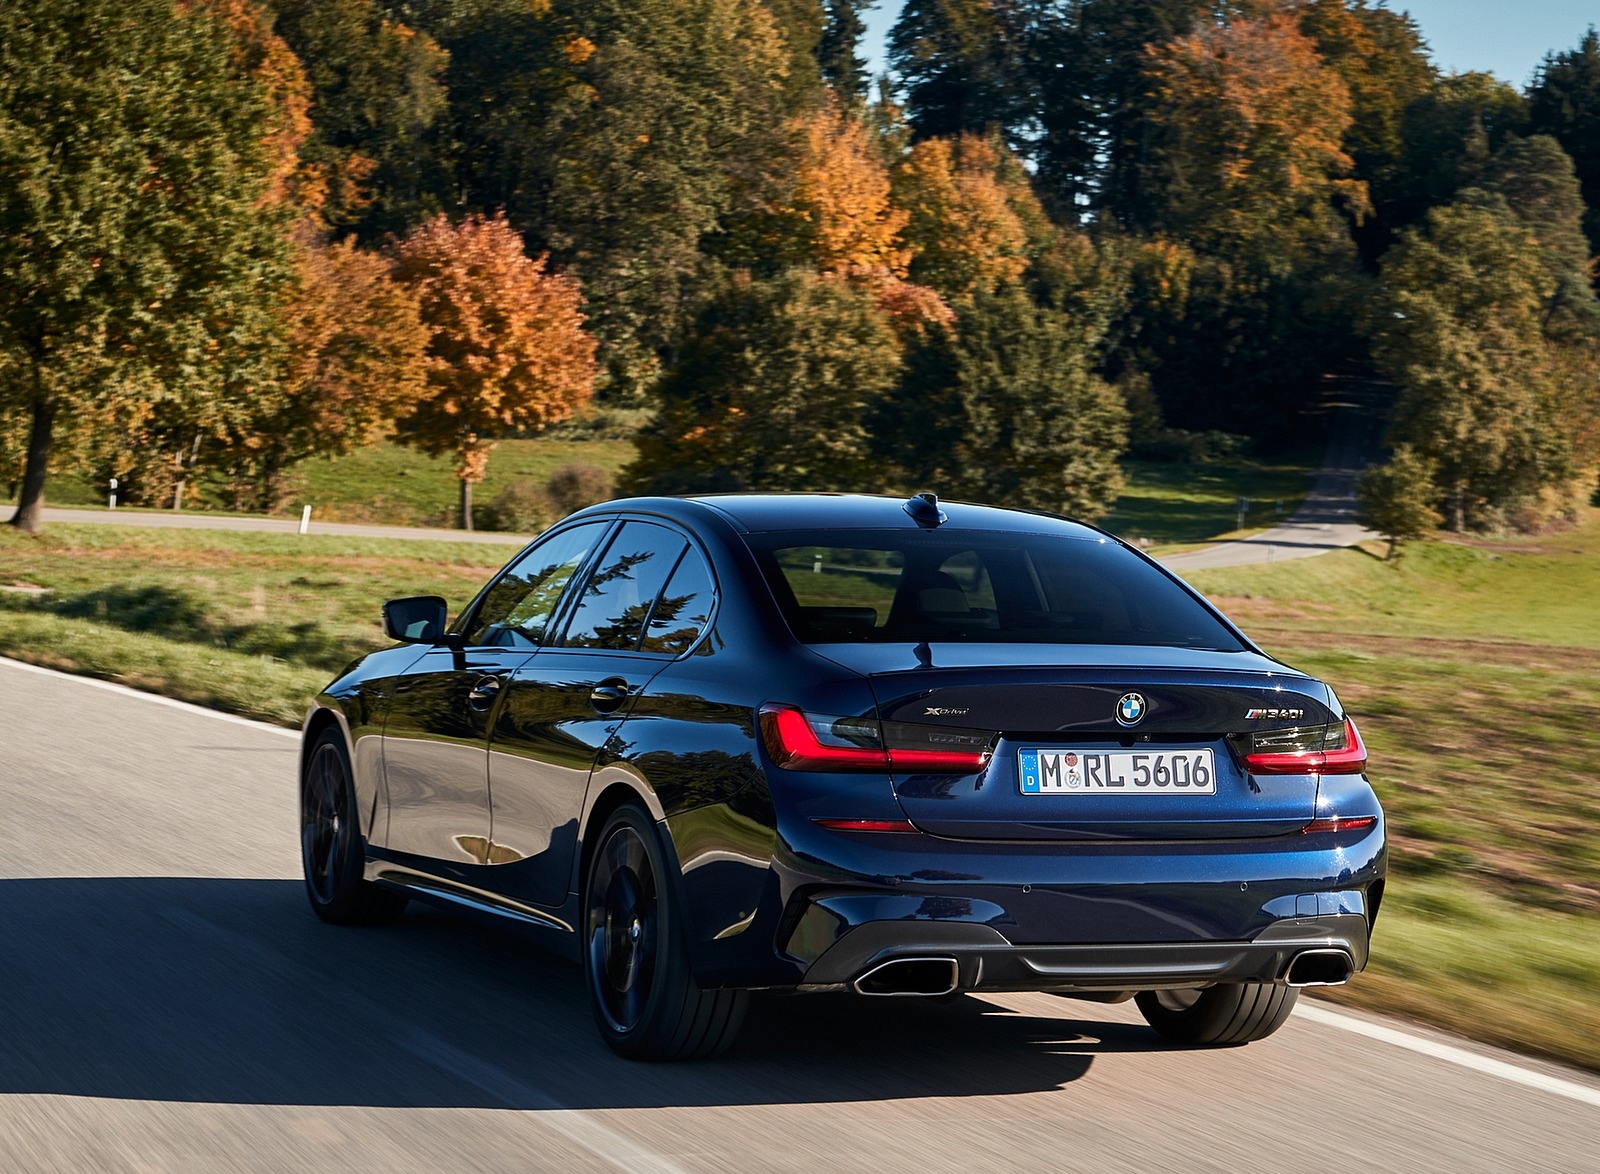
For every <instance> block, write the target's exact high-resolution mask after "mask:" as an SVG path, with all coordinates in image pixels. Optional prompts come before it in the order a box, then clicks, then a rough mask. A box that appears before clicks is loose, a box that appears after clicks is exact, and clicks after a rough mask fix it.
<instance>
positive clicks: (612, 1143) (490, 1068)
mask: <svg viewBox="0 0 1600 1174" xmlns="http://www.w3.org/2000/svg"><path fill="white" fill-rule="evenodd" d="M161 916H162V918H163V919H164V920H166V921H168V922H170V923H172V924H173V925H176V926H179V927H181V928H183V929H187V930H190V931H192V932H199V933H203V934H205V935H207V936H208V937H211V938H213V939H215V940H217V941H219V942H221V943H222V944H224V945H226V946H228V947H229V948H231V949H233V950H235V951H237V952H238V953H241V954H244V955H246V956H247V957H251V958H254V959H255V960H256V961H257V962H258V963H260V964H262V965H263V966H264V967H267V968H269V969H270V970H272V971H274V972H276V973H277V974H279V975H281V976H282V977H284V978H287V979H288V980H289V981H291V982H294V983H296V984H297V985H299V986H302V987H305V988H307V989H309V990H320V989H322V977H321V976H320V975H318V974H317V973H316V972H314V971H313V970H311V969H310V968H309V967H307V966H303V965H301V964H300V963H299V962H296V961H295V960H294V959H293V958H291V957H290V956H289V955H287V954H285V953H283V952H282V951H280V950H276V949H274V948H272V947H271V946H268V945H267V944H266V943H264V942H261V941H258V940H257V939H255V938H252V937H250V936H249V935H247V934H242V933H239V932H238V931H236V930H233V929H229V928H228V927H227V926H223V925H219V924H217V923H216V922H214V921H211V920H210V919H209V918H206V917H203V916H201V915H200V914H198V913H196V912H194V911H193V910H191V909H186V908H184V907H183V906H181V905H173V906H169V907H168V908H166V909H164V910H163V911H162V913H161ZM339 1000H340V1005H341V1007H342V1008H343V1009H344V1010H345V1011H346V1012H359V1013H360V1014H362V1015H364V1016H365V1017H366V1018H368V1019H371V1020H374V1021H376V1022H377V1023H378V1024H380V1025H382V1026H383V1028H384V1029H385V1030H386V1033H387V1034H388V1036H389V1037H390V1038H391V1039H392V1040H393V1041H394V1042H395V1044H397V1045H398V1046H399V1047H401V1048H404V1049H405V1050H406V1051H408V1052H410V1053H411V1054H412V1055H413V1056H416V1057H417V1058H418V1059H420V1060H423V1061H425V1062H427V1063H429V1064H432V1065H434V1066H435V1067H437V1068H439V1069H440V1070H441V1071H443V1072H445V1073H447V1074H449V1075H451V1076H454V1077H456V1078H458V1079H460V1080H464V1081H466V1082H467V1083H468V1084H471V1085H473V1086H475V1087H476V1088H478V1089H479V1090H480V1091H482V1092H485V1093H487V1094H488V1095H489V1096H490V1097H492V1098H494V1099H495V1100H498V1101H500V1102H501V1103H502V1104H504V1105H506V1106H507V1107H508V1108H511V1109H515V1110H518V1111H522V1112H527V1113H529V1115H530V1116H531V1117H532V1119H533V1120H535V1121H537V1122H538V1123H539V1124H540V1125H544V1126H547V1127H549V1128H550V1129H553V1130H555V1131H556V1132H557V1133H559V1134H561V1135H562V1136H563V1137H565V1138H566V1139H567V1140H569V1141H571V1142H574V1143H575V1144H577V1145H580V1146H582V1147H583V1148H584V1149H586V1150H588V1151H589V1152H590V1153H592V1154H594V1155H595V1156H596V1157H597V1158H600V1159H601V1160H602V1161H605V1162H609V1163H610V1164H611V1165H613V1166H615V1167H617V1169H619V1170H628V1171H636V1170H637V1171H643V1172H644V1174H684V1171H683V1168H682V1167H680V1166H676V1165H674V1164H673V1163H671V1162H669V1161H668V1160H667V1159H666V1158H663V1157H662V1156H661V1155H659V1154H657V1153H654V1152H653V1151H651V1150H648V1149H646V1148H645V1147H644V1146H641V1145H639V1144H638V1143H637V1142H635V1141H633V1140H631V1139H630V1138H627V1137H624V1136H623V1135H622V1134H620V1133H618V1132H617V1131H616V1130H614V1129H611V1128H609V1127H608V1126H607V1125H606V1124H605V1123H604V1122H602V1121H601V1120H600V1119H599V1118H597V1117H596V1116H595V1115H594V1114H593V1113H589V1112H585V1111H584V1110H582V1109H572V1108H568V1107H567V1106H566V1105H563V1104H562V1103H561V1102H560V1101H558V1100H556V1098H555V1097H553V1096H551V1095H550V1094H549V1093H547V1092H544V1091H543V1090H541V1089H539V1088H536V1087H534V1086H533V1085H531V1084H528V1083H527V1082H526V1081H524V1080H519V1079H518V1078H517V1077H515V1076H513V1075H512V1074H511V1073H509V1072H507V1071H506V1070H505V1069H503V1068H500V1067H499V1066H497V1065H494V1064H491V1063H489V1062H488V1061H486V1060H481V1059H479V1058H478V1057H477V1056H474V1055H473V1054H472V1053H470V1052H467V1051H464V1050H463V1049H461V1048H458V1047H456V1046H455V1045H454V1044H451V1043H447V1042H446V1041H444V1040H442V1039H440V1038H439V1037H438V1036H436V1035H433V1034H432V1033H431V1032H427V1031H424V1030H422V1029H421V1028H419V1027H416V1026H414V1025H412V1024H411V1023H409V1022H407V1021H405V1020H403V1019H401V1018H400V1017H399V1016H397V1015H396V1014H395V1013H394V1012H393V1011H392V1010H391V1009H390V1008H389V1007H387V1006H385V1005H384V1004H383V1003H380V1002H379V1001H378V1000H376V999H372V998H369V997H367V996H365V995H361V994H359V993H356V992H354V991H346V992H342V993H341V994H340V996H339Z"/></svg>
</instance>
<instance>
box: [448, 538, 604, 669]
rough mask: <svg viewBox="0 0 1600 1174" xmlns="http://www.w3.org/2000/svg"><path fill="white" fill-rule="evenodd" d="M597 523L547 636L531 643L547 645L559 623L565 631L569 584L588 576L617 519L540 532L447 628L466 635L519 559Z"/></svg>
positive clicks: (540, 645) (550, 623) (570, 589)
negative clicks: (596, 531)
mask: <svg viewBox="0 0 1600 1174" xmlns="http://www.w3.org/2000/svg"><path fill="white" fill-rule="evenodd" d="M596 522H599V523H601V529H600V536H599V538H597V539H596V540H595V543H594V545H593V546H592V547H590V549H589V551H588V553H586V554H585V555H584V556H583V559H582V561H581V562H579V563H578V565H577V567H576V568H575V569H574V570H573V572H572V577H571V578H570V579H568V580H567V585H566V586H565V587H563V588H562V589H561V597H560V598H559V599H558V600H556V606H555V610H554V611H553V612H551V613H550V622H549V623H547V624H546V625H545V629H544V630H545V634H546V637H547V638H546V639H543V640H540V641H539V642H538V643H537V644H536V645H534V649H536V650H537V649H545V648H549V647H550V641H549V639H548V635H549V633H550V632H551V631H552V630H554V629H555V628H556V627H557V626H558V625H559V626H560V627H561V629H562V632H563V634H564V633H565V625H566V619H567V613H568V612H569V611H570V610H571V607H572V595H573V591H572V584H573V583H577V582H582V581H583V580H584V579H585V578H587V577H588V574H589V568H590V566H591V565H592V564H593V562H594V561H595V559H597V558H599V557H600V554H601V552H603V551H604V550H605V549H606V547H608V546H609V545H610V544H611V538H612V536H613V535H614V534H615V533H616V530H617V526H618V519H617V518H615V517H599V518H593V517H590V518H575V519H573V523H572V525H570V526H561V527H559V528H558V527H552V528H551V529H549V530H546V531H545V532H544V533H543V534H541V535H539V537H537V538H535V539H534V540H533V541H532V542H530V543H528V545H527V546H525V547H523V548H522V549H521V550H520V551H518V552H517V556H516V557H515V558H513V559H512V560H511V561H509V562H508V563H506V565H505V566H503V567H501V568H500V571H499V573H497V574H496V575H495V576H494V577H493V578H492V579H490V580H489V581H488V582H487V583H485V584H484V585H483V587H482V588H481V589H480V590H479V591H478V594H477V595H475V596H474V597H473V599H472V602H471V603H469V604H467V606H466V607H464V608H463V609H462V610H461V614H460V615H459V616H457V617H456V622H455V623H454V624H452V625H450V631H451V632H453V633H455V634H457V635H460V636H462V637H465V636H466V634H467V633H468V632H470V631H471V630H472V628H473V626H474V625H475V624H476V623H477V619H478V611H479V609H480V608H482V606H483V602H484V600H486V599H487V598H488V597H489V592H490V591H492V590H493V589H494V586H495V584H496V583H498V582H500V580H501V579H503V578H505V577H506V575H507V574H509V573H510V571H511V569H512V568H513V567H516V566H519V565H521V563H522V560H523V559H524V558H526V557H527V556H528V555H530V554H532V553H533V552H534V551H535V550H537V549H538V548H539V547H541V546H543V545H544V544H545V543H546V542H549V541H552V540H553V539H555V538H558V537H560V536H561V535H562V534H565V533H567V532H569V531H572V530H576V529H578V528H579V527H580V526H591V525H593V524H594V523H596ZM467 647H469V648H477V647H483V646H481V645H476V644H469V645H467Z"/></svg>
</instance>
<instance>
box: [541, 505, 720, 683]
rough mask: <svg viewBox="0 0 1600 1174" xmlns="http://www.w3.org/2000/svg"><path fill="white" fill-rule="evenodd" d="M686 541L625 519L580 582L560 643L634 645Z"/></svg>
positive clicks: (612, 646)
mask: <svg viewBox="0 0 1600 1174" xmlns="http://www.w3.org/2000/svg"><path fill="white" fill-rule="evenodd" d="M688 545H689V544H688V542H687V541H686V540H685V539H684V538H683V537H682V536H681V535H680V534H678V533H676V532H675V531H673V530H669V529H667V528H666V527H665V526H654V525H651V524H650V523H649V522H627V523H625V524H624V525H623V527H622V529H621V530H619V531H617V536H616V538H614V539H613V540H612V542H611V545H610V546H609V547H607V548H606V552H605V554H604V555H602V556H601V558H600V561H599V563H598V564H597V565H596V566H595V569H594V572H593V573H592V574H591V575H590V576H589V579H588V581H587V582H586V583H584V585H583V596H582V599H581V601H580V602H579V604H578V610H577V611H576V612H575V613H574V614H573V617H572V622H571V623H570V624H569V625H568V626H567V636H566V639H565V640H563V641H562V643H563V644H564V645H565V646H566V647H568V648H609V649H612V650H616V651H629V652H631V651H633V650H634V649H636V648H638V647H639V640H640V638H641V637H642V636H643V635H644V626H645V622H646V621H647V620H648V619H649V618H650V612H651V610H652V609H653V608H654V606H655V602H656V597H657V596H659V595H660V594H661V588H662V587H663V586H664V585H665V584H666V581H667V577H668V576H669V575H671V574H672V570H673V568H674V567H675V566H677V564H678V559H679V558H681V557H682V555H683V552H684V550H685V549H687V547H688Z"/></svg>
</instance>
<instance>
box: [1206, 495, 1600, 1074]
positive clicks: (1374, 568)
mask: <svg viewBox="0 0 1600 1174" xmlns="http://www.w3.org/2000/svg"><path fill="white" fill-rule="evenodd" d="M1377 549H1378V547H1377V546H1374V548H1373V551H1376V550H1377ZM1188 577H1189V579H1190V580H1191V581H1192V582H1193V583H1194V584H1195V585H1196V586H1198V587H1199V588H1200V589H1201V590H1203V591H1205V592H1206V593H1207V595H1209V596H1210V597H1211V598H1212V599H1213V600H1214V601H1215V602H1217V603H1218V604H1219V605H1220V606H1221V607H1222V608H1223V609H1224V610H1225V611H1226V612H1227V613H1228V614H1229V615H1230V616H1232V617H1233V618H1234V619H1235V620H1236V621H1237V622H1238V623H1239V624H1240V625H1241V626H1242V627H1243V628H1244V629H1245V631H1247V632H1248V633H1250V635H1251V636H1253V637H1254V638H1255V639H1256V640H1257V641H1259V642H1260V643H1261V644H1262V645H1263V646H1265V647H1266V648H1267V650H1268V651H1270V652H1272V653H1274V654H1275V655H1278V656H1281V657H1282V658H1283V659H1284V660H1286V661H1288V662H1289V663H1290V664H1292V665H1295V666H1296V667H1298V668H1303V669H1305V670H1306V671H1308V672H1311V673H1314V674H1316V675H1317V676H1319V677H1321V678H1322V679H1324V680H1326V681H1327V682H1328V683H1329V684H1331V685H1332V686H1333V687H1334V688H1335V690H1337V692H1338V693H1339V696H1340V698H1341V700H1343V702H1344V704H1345V706H1346V708H1347V709H1349V711H1350V712H1351V713H1352V714H1353V715H1354V716H1355V718H1356V721H1357V723H1358V724H1359V725H1360V727H1361V731H1362V735H1363V737H1364V738H1365V740H1366V742H1367V746H1368V749H1369V751H1370V752H1371V756H1372V779H1373V785H1374V786H1375V787H1376V788H1377V790H1378V792H1379V794H1380V796H1381V797H1382V799H1383V802H1384V808H1385V811H1386V812H1387V813H1388V816H1389V834H1390V842H1391V845H1392V850H1393V855H1392V859H1391V875H1392V880H1391V883H1390V885H1389V888H1388V891H1387V894H1386V897H1385V902H1384V906H1383V917H1382V919H1381V920H1380V922H1379V926H1378V932H1377V937H1376V940H1375V944H1374V952H1373V961H1372V965H1371V968H1370V969H1369V971H1368V973H1367V974H1366V975H1364V976H1362V978H1361V979H1359V980H1358V981H1356V982H1355V983H1353V984H1352V985H1350V986H1349V987H1345V988H1342V989H1341V990H1339V991H1338V992H1337V993H1336V994H1335V995H1334V996H1333V997H1335V998H1337V999H1338V1000H1339V1001H1341V1002H1347V1003H1353V1004H1357V1005H1360V1006H1366V1007H1370V1008H1373V1009H1377V1010H1385V1011H1391V1012H1396V1013H1401V1014H1407V1015H1412V1016H1416V1017H1418V1018H1420V1019H1425V1020H1427V1021H1429V1022H1432V1023H1437V1024H1439V1025H1441V1026H1444V1027H1449V1028H1452V1029H1454V1030H1457V1031H1462V1032H1464V1033H1466V1034H1468V1035H1472V1036H1475V1037H1477V1038H1479V1039H1486V1040H1492V1041H1495V1042H1500V1043H1504V1044H1507V1045H1508V1046H1512V1047H1518V1048H1523V1049H1528V1048H1530V1047H1531V1048H1533V1049H1534V1050H1537V1051H1541V1052H1544V1053H1545V1054H1547V1055H1551V1056H1554V1057H1557V1058H1559V1059H1563V1060H1566V1061H1568V1062H1571V1063H1577V1064H1582V1065H1584V1066H1586V1067H1588V1068H1591V1069H1595V1070H1600V788H1597V787H1596V786H1595V777H1596V768H1595V764H1596V763H1597V762H1600V674H1597V672H1596V669H1595V665H1596V662H1597V661H1600V608H1597V606H1596V600H1597V597H1600V511H1594V510H1591V511H1590V512H1589V515H1588V517H1587V518H1586V519H1585V520H1584V522H1583V524H1582V525H1580V526H1578V527H1576V528H1573V529H1570V530H1564V531H1559V532H1556V533H1552V534H1548V535H1545V536H1542V537H1539V538H1536V539H1529V540H1526V541H1521V542H1514V543H1492V542H1472V543H1465V544H1455V543H1446V542H1431V543H1426V544H1422V545H1419V546H1414V547H1411V548H1409V549H1408V552H1407V553H1406V555H1405V557H1404V558H1403V559H1402V560H1400V561H1399V562H1398V563H1393V562H1390V563H1385V562H1383V561H1382V560H1381V559H1379V558H1378V557H1376V555H1375V553H1373V552H1369V551H1363V550H1350V551H1341V552H1336V553H1334V554H1329V555H1324V556H1322V557H1320V558H1316V559H1308V560H1304V561H1300V562H1291V563H1278V564H1274V565H1271V566H1266V567H1260V566H1258V567H1236V568H1230V569H1226V570H1215V571H1204V572H1200V571H1197V572H1194V573H1192V574H1191V575H1190V576H1188Z"/></svg>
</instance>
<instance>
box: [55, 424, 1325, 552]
mask: <svg viewBox="0 0 1600 1174" xmlns="http://www.w3.org/2000/svg"><path fill="white" fill-rule="evenodd" d="M633 456H634V448H633V442H632V441H629V440H617V439H585V438H582V437H581V436H577V435H574V434H558V435H557V436H555V437H549V438H539V439H530V440H503V441H501V442H500V444H499V445H498V446H497V447H496V448H495V450H494V454H493V455H492V456H491V457H490V459H489V471H488V475H487V476H486V478H485V479H484V482H483V484H481V485H479V486H477V487H476V488H475V489H474V491H473V499H474V501H475V502H478V503H487V502H490V501H492V500H493V499H494V497H495V495H496V494H497V493H499V492H500V490H501V489H503V488H504V487H505V486H506V485H508V484H511V483H512V482H516V481H526V482H531V483H532V484H534V485H536V486H538V485H543V484H544V482H545V481H546V480H547V479H548V478H549V476H550V474H551V473H553V472H555V470H556V469H558V468H560V467H561V466H562V465H567V464H574V463H584V464H590V465H595V466H597V467H598V468H601V469H604V470H605V471H606V472H608V473H610V474H611V475H612V476H613V477H615V476H616V474H617V472H618V471H619V470H620V469H621V468H622V467H623V466H624V465H626V464H627V463H628V462H629V461H631V460H632V459H633ZM1319 459H1320V453H1318V452H1315V451H1311V450H1306V451H1304V452H1296V453H1291V454H1288V455H1286V456H1282V457H1273V458H1269V459H1267V460H1263V461H1256V460H1250V459H1243V458H1240V459H1232V460H1225V461H1215V462H1207V463H1205V464H1185V463H1178V462H1164V461H1125V462H1123V471H1124V473H1125V474H1126V476H1127V484H1126V486H1125V487H1124V490H1123V493H1122V495H1121V496H1120V497H1119V498H1118V499H1117V504H1116V508H1115V509H1113V510H1112V511H1111V512H1110V513H1109V514H1107V515H1106V516H1105V517H1104V518H1101V519H1099V522H1100V524H1101V525H1103V526H1104V527H1105V528H1106V529H1108V530H1110V531H1111V532H1112V533H1113V534H1118V535H1120V536H1122V537H1124V538H1128V539H1130V540H1133V539H1138V538H1146V539H1148V540H1149V541H1150V542H1151V543H1153V544H1155V545H1157V546H1165V545H1173V544H1184V543H1196V542H1203V541H1206V540H1207V539H1212V538H1215V537H1217V536H1219V535H1226V534H1229V533H1231V532H1232V531H1233V530H1234V529H1235V527H1236V526H1237V525H1238V515H1237V513H1236V511H1235V508H1234V507H1235V503H1236V502H1237V501H1238V499H1239V498H1241V497H1245V498H1248V499H1249V501H1250V508H1249V511H1248V514H1247V516H1246V519H1245V529H1259V528H1261V527H1264V526H1271V525H1275V524H1276V523H1277V522H1279V521H1281V520H1283V519H1284V518H1286V517H1287V516H1288V515H1290V514H1292V513H1293V512H1294V510H1295V507H1296V506H1297V505H1299V503H1300V499H1301V498H1302V497H1304V496H1305V493H1306V489H1307V488H1308V486H1309V485H1310V483H1311V478H1312V474H1313V472H1314V470H1315V466H1316V464H1317V462H1318V460H1319ZM292 477H293V485H294V492H293V494H292V495H291V496H290V498H289V500H288V501H287V502H286V503H285V505H284V510H283V512H284V514H285V515H286V516H292V515H298V514H299V513H300V508H301V506H303V505H308V504H309V505H310V506H311V507H312V509H313V511H314V516H315V517H316V518H318V519H321V520H322V521H327V522H375V523H381V524H387V525H395V526H442V527H451V526H454V525H456V523H457V521H458V518H457V510H458V505H457V503H458V500H459V489H458V487H457V483H456V479H455V462H454V460H453V458H450V457H428V456H424V455H423V454H422V453H419V452H417V451H416V450H415V449H410V448H406V447H404V446H403V445H399V444H395V443H393V442H390V441H385V442H383V443H380V444H376V445H373V446H372V447H371V448H366V449H362V450H360V451H359V452H354V453H351V454H350V455H349V456H344V457H338V458H335V459H332V460H326V459H317V460H310V461H306V462H305V463H304V464H302V465H300V466H299V468H298V469H297V470H296V471H295V473H294V474H292ZM48 497H49V500H50V503H51V504H52V505H82V506H96V505H103V504H105V501H106V490H105V487H104V486H100V485H91V484H90V483H89V482H88V481H86V480H84V479H83V478H82V477H81V476H73V475H71V474H62V475H60V476H57V477H55V478H53V479H52V480H51V482H50V484H49V487H48ZM221 501H222V499H221V495H220V492H219V491H218V489H217V488H216V487H215V486H211V487H208V488H207V489H206V491H205V494H204V500H203V503H202V505H203V508H207V509H220V508H221Z"/></svg>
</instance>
